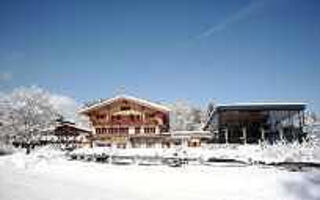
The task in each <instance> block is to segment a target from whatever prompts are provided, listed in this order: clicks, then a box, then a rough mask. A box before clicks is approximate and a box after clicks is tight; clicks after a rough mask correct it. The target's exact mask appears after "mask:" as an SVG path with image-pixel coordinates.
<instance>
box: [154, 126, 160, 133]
mask: <svg viewBox="0 0 320 200" xmlns="http://www.w3.org/2000/svg"><path fill="white" fill-rule="evenodd" d="M155 129H156V130H155V131H156V134H160V128H159V126H156V127H155Z"/></svg>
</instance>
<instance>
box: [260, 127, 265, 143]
mask: <svg viewBox="0 0 320 200" xmlns="http://www.w3.org/2000/svg"><path fill="white" fill-rule="evenodd" d="M260 131H261V140H262V141H263V142H264V141H265V140H266V132H265V130H264V128H263V127H261V128H260Z"/></svg>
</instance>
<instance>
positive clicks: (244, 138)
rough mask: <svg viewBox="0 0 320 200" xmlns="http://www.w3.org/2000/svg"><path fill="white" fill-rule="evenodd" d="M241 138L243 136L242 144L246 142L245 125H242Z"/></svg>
mask: <svg viewBox="0 0 320 200" xmlns="http://www.w3.org/2000/svg"><path fill="white" fill-rule="evenodd" d="M242 138H243V144H247V129H246V127H242Z"/></svg>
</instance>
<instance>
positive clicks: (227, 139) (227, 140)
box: [224, 128, 229, 144]
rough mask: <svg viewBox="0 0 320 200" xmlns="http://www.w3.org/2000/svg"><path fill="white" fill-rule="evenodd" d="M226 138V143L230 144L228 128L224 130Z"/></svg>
mask: <svg viewBox="0 0 320 200" xmlns="http://www.w3.org/2000/svg"><path fill="white" fill-rule="evenodd" d="M224 138H225V142H226V144H228V143H229V133H228V129H227V128H226V129H225V130H224Z"/></svg>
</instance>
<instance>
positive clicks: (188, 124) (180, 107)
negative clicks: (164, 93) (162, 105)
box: [168, 100, 205, 131]
mask: <svg viewBox="0 0 320 200" xmlns="http://www.w3.org/2000/svg"><path fill="white" fill-rule="evenodd" d="M168 107H169V108H170V109H171V112H170V128H171V130H173V131H178V130H199V129H200V128H201V125H202V122H203V119H204V116H205V114H204V112H203V110H201V109H200V108H197V107H195V106H193V105H191V104H190V103H187V102H185V101H181V100H179V101H176V102H174V103H173V104H169V105H168Z"/></svg>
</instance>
